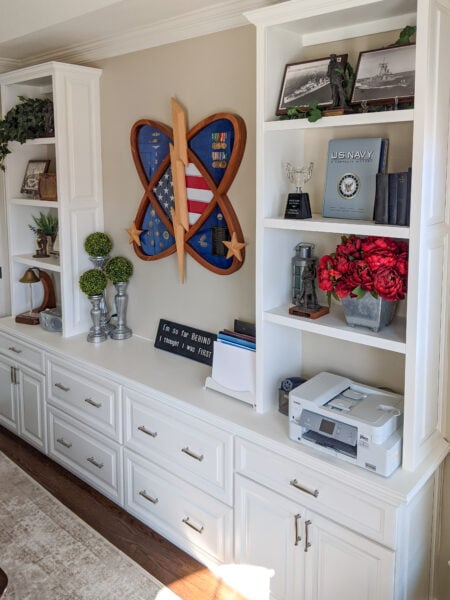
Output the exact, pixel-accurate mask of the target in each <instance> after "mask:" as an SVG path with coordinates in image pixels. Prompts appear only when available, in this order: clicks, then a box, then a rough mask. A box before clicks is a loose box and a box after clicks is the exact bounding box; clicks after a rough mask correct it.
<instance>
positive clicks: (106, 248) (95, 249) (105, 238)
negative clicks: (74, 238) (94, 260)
mask: <svg viewBox="0 0 450 600" xmlns="http://www.w3.org/2000/svg"><path fill="white" fill-rule="evenodd" d="M112 247H113V243H112V240H111V238H110V237H109V235H107V234H106V233H102V232H101V231H96V232H95V233H91V234H89V235H88V236H87V238H86V239H85V240H84V249H85V250H86V252H87V253H88V254H89V256H106V255H107V254H109V253H110V252H111V250H112Z"/></svg>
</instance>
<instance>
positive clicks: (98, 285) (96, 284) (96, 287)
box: [79, 269, 107, 296]
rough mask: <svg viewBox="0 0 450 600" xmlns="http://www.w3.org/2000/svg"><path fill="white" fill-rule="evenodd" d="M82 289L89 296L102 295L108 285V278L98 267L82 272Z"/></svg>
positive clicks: (80, 282)
mask: <svg viewBox="0 0 450 600" xmlns="http://www.w3.org/2000/svg"><path fill="white" fill-rule="evenodd" d="M79 284H80V289H81V291H82V292H83V293H85V294H86V295H87V296H100V294H102V293H103V290H104V289H105V287H106V284H107V280H106V277H105V275H104V273H102V271H99V270H98V269H89V271H85V272H84V273H82V274H81V276H80V279H79Z"/></svg>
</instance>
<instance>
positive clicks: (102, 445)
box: [48, 407, 122, 504]
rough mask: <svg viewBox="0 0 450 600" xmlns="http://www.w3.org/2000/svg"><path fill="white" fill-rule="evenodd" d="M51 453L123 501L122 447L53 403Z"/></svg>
mask: <svg viewBox="0 0 450 600" xmlns="http://www.w3.org/2000/svg"><path fill="white" fill-rule="evenodd" d="M48 430H49V444H48V446H49V452H48V454H49V456H50V457H51V458H54V459H55V460H56V461H57V462H59V463H61V464H62V465H64V466H65V467H66V468H67V469H69V471H73V472H74V473H75V474H76V475H78V476H79V477H80V478H81V479H84V480H85V481H87V482H88V483H89V484H91V485H92V486H93V487H95V488H97V489H98V490H99V491H100V492H102V494H105V496H108V497H109V498H111V499H112V500H114V501H115V502H117V503H119V504H122V449H121V447H120V446H119V444H116V443H115V442H113V441H111V440H109V439H108V438H106V437H104V436H102V435H100V434H99V433H96V432H93V431H92V430H89V428H88V427H86V426H85V425H83V424H82V423H79V422H77V421H76V420H75V419H72V418H71V417H69V416H67V415H65V414H63V413H61V412H60V411H58V410H57V409H55V408H53V407H49V410H48Z"/></svg>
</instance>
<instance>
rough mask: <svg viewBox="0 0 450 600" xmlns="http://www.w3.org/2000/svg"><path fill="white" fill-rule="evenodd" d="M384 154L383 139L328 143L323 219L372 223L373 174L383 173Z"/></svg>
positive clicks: (385, 152) (374, 178) (385, 141)
mask: <svg viewBox="0 0 450 600" xmlns="http://www.w3.org/2000/svg"><path fill="white" fill-rule="evenodd" d="M386 155H387V140H385V139H383V138H350V139H337V140H330V141H329V143H328V161H327V175H326V180H325V192H324V200H323V216H324V217H334V218H338V219H359V220H364V221H372V220H373V213H374V204H375V191H376V175H377V173H379V172H383V171H385V169H386V162H387V160H386Z"/></svg>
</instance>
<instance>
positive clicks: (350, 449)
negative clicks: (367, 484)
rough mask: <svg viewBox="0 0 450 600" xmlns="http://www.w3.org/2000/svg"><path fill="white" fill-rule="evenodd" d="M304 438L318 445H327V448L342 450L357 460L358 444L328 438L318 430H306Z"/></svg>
mask: <svg viewBox="0 0 450 600" xmlns="http://www.w3.org/2000/svg"><path fill="white" fill-rule="evenodd" d="M302 439H304V440H307V441H308V442H313V443H314V444H316V445H318V446H325V448H330V449H332V450H335V451H336V452H340V453H341V454H345V455H346V456H349V457H350V458H353V459H355V460H356V455H357V451H356V446H351V445H350V444H345V443H344V442H341V441H339V440H334V439H332V438H328V437H327V436H325V435H322V434H320V433H317V432H316V431H311V430H310V431H306V432H305V433H304V434H302Z"/></svg>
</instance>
